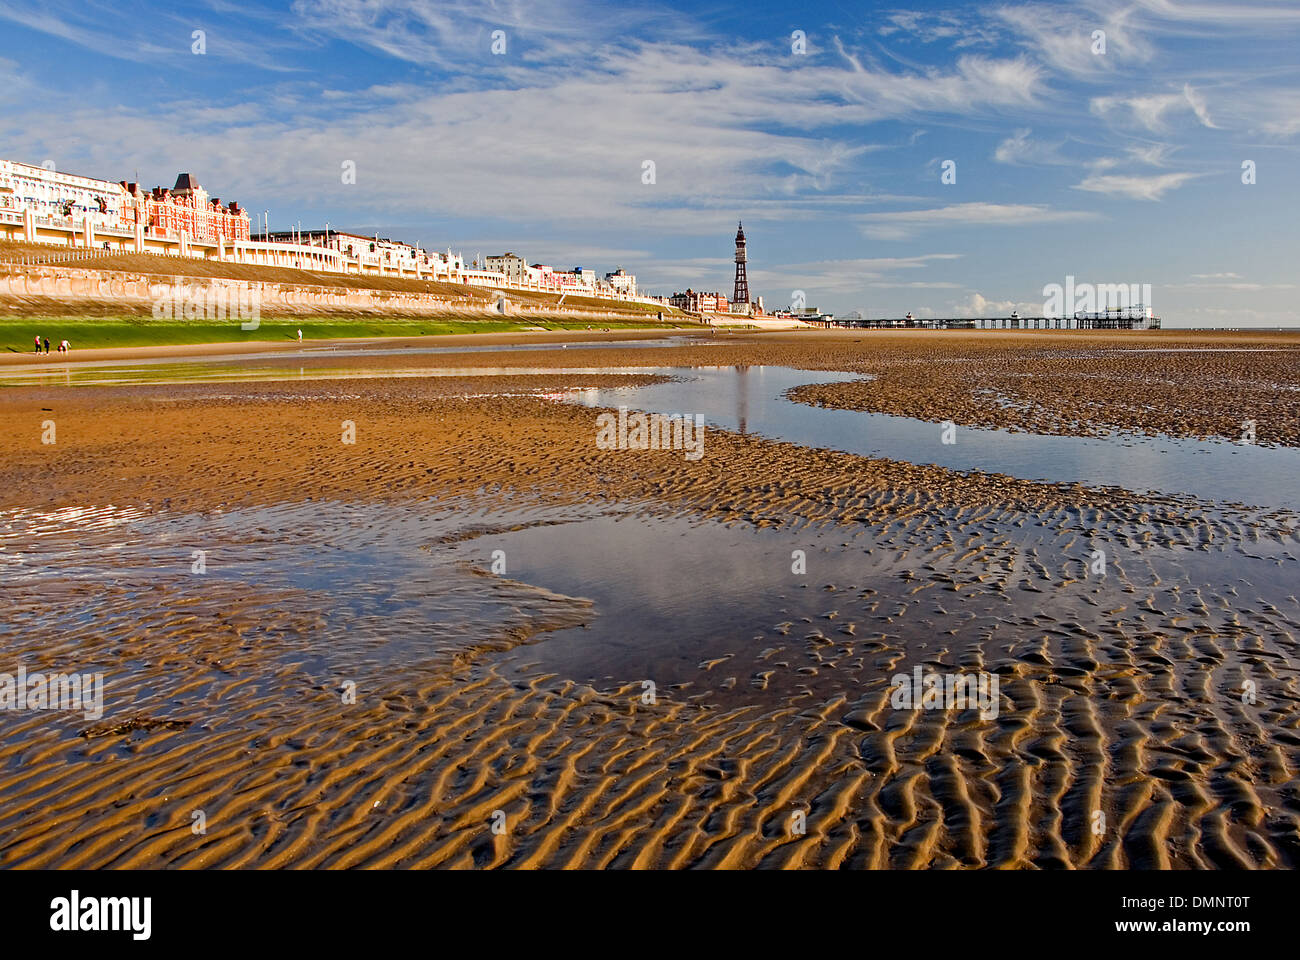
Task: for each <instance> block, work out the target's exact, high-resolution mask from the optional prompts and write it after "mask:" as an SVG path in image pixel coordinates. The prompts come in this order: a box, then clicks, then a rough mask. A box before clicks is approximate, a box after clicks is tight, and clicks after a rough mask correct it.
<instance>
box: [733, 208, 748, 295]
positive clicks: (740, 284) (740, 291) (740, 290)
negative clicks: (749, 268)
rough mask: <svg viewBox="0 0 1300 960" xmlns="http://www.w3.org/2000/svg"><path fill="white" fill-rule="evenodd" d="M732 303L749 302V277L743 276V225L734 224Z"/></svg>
mask: <svg viewBox="0 0 1300 960" xmlns="http://www.w3.org/2000/svg"><path fill="white" fill-rule="evenodd" d="M731 302H732V303H749V278H748V277H746V276H745V225H744V224H743V223H737V224H736V289H735V291H734V292H733V294H732V297H731Z"/></svg>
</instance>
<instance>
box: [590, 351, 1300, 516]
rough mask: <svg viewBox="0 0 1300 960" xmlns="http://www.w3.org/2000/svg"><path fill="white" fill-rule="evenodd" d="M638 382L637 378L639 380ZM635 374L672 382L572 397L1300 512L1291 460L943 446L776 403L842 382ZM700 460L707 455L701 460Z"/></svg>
mask: <svg viewBox="0 0 1300 960" xmlns="http://www.w3.org/2000/svg"><path fill="white" fill-rule="evenodd" d="M639 372H640V371H639ZM644 372H651V373H657V374H661V375H667V376H672V377H674V378H677V382H673V383H658V384H647V385H644V386H631V387H608V388H605V387H602V388H591V389H586V390H583V391H581V392H575V393H573V394H572V395H571V399H572V401H573V402H575V403H581V404H583V405H585V406H589V407H615V406H619V405H626V406H627V407H629V408H630V409H634V410H645V411H650V412H655V413H690V414H696V413H698V414H702V415H703V416H704V419H705V422H706V423H708V424H709V425H711V426H715V427H721V428H723V429H725V430H733V431H738V432H740V433H753V434H758V435H761V436H764V437H769V438H772V439H775V440H787V441H790V442H792V443H798V444H801V445H803V446H806V447H823V448H827V449H832V450H843V451H845V452H847V453H856V454H861V455H863V456H876V457H888V458H889V459H892V460H903V461H906V462H908V463H917V464H935V465H936V466H940V467H945V468H948V469H950V470H981V471H985V472H989V473H1006V474H1010V475H1011V476H1014V477H1020V478H1022V479H1025V480H1046V481H1050V482H1074V481H1077V482H1080V483H1083V484H1086V485H1088V486H1119V487H1124V488H1125V489H1128V490H1132V491H1135V492H1137V493H1147V492H1159V493H1166V494H1190V495H1192V496H1195V497H1198V498H1201V499H1207V500H1221V501H1226V502H1232V503H1243V504H1249V505H1252V506H1261V507H1287V508H1295V507H1296V506H1297V504H1300V450H1296V449H1292V448H1269V447H1260V446H1253V445H1243V444H1234V443H1227V442H1222V441H1206V440H1184V439H1178V438H1172V437H1164V436H1161V437H1139V436H1132V435H1126V434H1117V435H1114V436H1109V437H1067V436H1049V435H1041V434H1032V433H1022V432H1011V431H1008V430H979V429H975V428H972V427H957V428H956V429H955V431H954V433H953V435H952V436H953V439H954V441H955V442H954V443H951V444H945V443H944V442H943V440H944V436H943V428H942V426H941V425H940V424H938V423H930V422H928V421H925V420H916V419H913V418H910V417H896V416H891V415H889V414H883V413H865V412H862V411H857V410H832V409H828V408H824V407H813V406H810V405H807V404H801V403H793V402H791V401H790V400H787V399H786V398H785V397H784V393H785V392H786V391H787V390H789V389H791V388H793V387H798V386H803V385H804V384H811V383H842V382H844V381H847V380H854V379H858V378H857V377H856V376H854V375H851V374H843V373H830V372H824V371H822V372H813V371H804V370H792V369H789V368H786V367H775V366H754V367H694V368H692V367H672V368H661V369H655V370H647V371H644ZM705 455H706V456H707V455H708V454H707V446H706V453H705Z"/></svg>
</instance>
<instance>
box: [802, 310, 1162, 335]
mask: <svg viewBox="0 0 1300 960" xmlns="http://www.w3.org/2000/svg"><path fill="white" fill-rule="evenodd" d="M804 322H805V323H808V324H812V325H813V326H820V327H825V328H827V329H830V328H833V327H838V328H840V329H853V330H1159V329H1160V318H1159V317H1157V316H1155V314H1154V313H1153V312H1152V311H1151V309H1150V308H1148V307H1143V306H1142V305H1140V304H1139V305H1137V306H1134V307H1120V308H1117V309H1114V310H1100V311H1097V312H1095V313H1077V314H1075V315H1074V316H1073V317H1022V316H1020V315H1018V314H1016V313H1012V314H1011V316H1009V317H913V316H912V315H911V314H910V313H909V314H908V315H907V316H905V317H899V318H896V319H887V318H877V319H870V320H868V319H857V318H854V319H841V318H838V317H830V316H821V317H818V318H815V319H806V320H804Z"/></svg>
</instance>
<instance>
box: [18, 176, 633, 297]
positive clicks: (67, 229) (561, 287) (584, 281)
mask: <svg viewBox="0 0 1300 960" xmlns="http://www.w3.org/2000/svg"><path fill="white" fill-rule="evenodd" d="M0 240H15V241H23V242H26V243H39V244H48V245H50V246H52V247H63V248H70V249H80V250H86V251H91V250H103V251H106V252H108V253H155V254H164V255H169V256H183V257H195V258H203V259H209V260H219V261H223V262H230V263H246V264H259V265H264V266H274V267H290V268H296V269H300V270H310V271H318V272H325V273H342V274H363V275H371V276H390V277H405V278H409V279H417V280H433V281H442V282H446V283H462V284H471V285H473V286H483V287H494V288H495V287H500V288H502V289H506V290H510V289H515V290H531V291H538V292H547V293H560V294H573V295H575V296H588V297H602V298H607V299H617V300H638V301H643V302H647V303H655V302H658V301H654V300H652V299H651V298H649V297H645V296H642V295H639V294H638V292H637V289H636V277H635V276H633V275H631V274H628V273H625V272H624V271H623V269H622V268H621V267H620V268H619V269H618V270H617V271H614V272H612V273H607V274H606V275H605V277H604V278H603V279H602V278H599V277H598V276H597V274H596V272H595V271H594V270H590V269H588V268H584V267H574V268H573V269H572V270H554V269H552V268H551V267H549V266H546V265H545V264H540V263H539V264H531V265H530V264H528V262H527V261H526V260H524V258H522V257H519V256H516V255H515V254H513V253H506V254H502V255H500V256H491V257H484V258H483V263H482V264H481V265H480V264H477V263H474V264H470V265H468V266H467V265H466V262H465V258H464V255H463V254H460V253H453V252H452V251H451V249H450V248H448V249H447V250H446V251H444V252H442V253H439V252H437V251H427V250H424V249H422V248H420V247H419V246H413V245H411V244H407V243H402V242H400V241H394V240H389V239H385V238H381V237H379V236H373V237H369V236H364V235H361V234H356V233H349V232H346V231H340V230H332V229H326V230H303V231H280V232H272V233H266V234H261V235H254V234H252V233H251V232H250V229H249V216H248V214H247V213H246V212H245V211H244V210H243V209H242V208H240V207H239V205H238V204H236V203H230V204H228V205H227V206H225V207H223V206H222V205H221V201H220V200H217V199H213V198H210V197H209V196H208V194H207V191H205V190H204V189H203V188H202V187H201V186H200V185H199V184H198V182H197V181H196V180H195V179H194V178H193V177H191V176H190V175H189V174H181V175H180V176H179V177H177V180H176V186H175V187H172V188H162V187H155V188H154V189H153V190H152V191H142V190H140V188H139V185H138V184H134V183H127V182H126V181H120V182H117V183H114V182H112V181H109V180H96V179H94V178H92V177H83V176H78V175H75V174H69V173H63V172H60V171H58V170H55V169H52V168H51V167H49V166H35V165H33V164H27V163H19V162H17V161H11V160H0Z"/></svg>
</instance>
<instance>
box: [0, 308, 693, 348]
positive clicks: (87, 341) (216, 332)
mask: <svg viewBox="0 0 1300 960" xmlns="http://www.w3.org/2000/svg"><path fill="white" fill-rule="evenodd" d="M529 327H544V328H546V329H547V330H586V329H588V327H590V328H592V329H594V330H604V329H606V328H608V329H610V330H645V329H651V328H653V329H660V330H662V329H678V328H681V327H691V328H695V327H698V324H674V323H667V322H664V323H659V322H655V321H650V322H645V321H636V320H632V319H629V320H628V321H627V322H619V321H610V320H602V321H600V322H598V323H597V322H589V321H579V320H538V319H533V318H530V319H528V320H522V321H518V320H469V319H466V320H458V319H442V318H433V319H428V320H422V319H406V320H373V319H368V318H359V317H338V318H335V317H329V318H310V317H304V318H301V319H298V318H295V319H283V318H279V319H270V320H263V321H261V323H260V325H259V326H258V328H257V329H256V330H248V331H246V330H242V329H240V325H239V323H238V321H232V322H229V323H202V322H188V321H187V322H174V321H166V320H153V319H142V318H130V317H49V316H34V317H30V318H26V319H23V320H21V321H18V320H14V319H11V318H9V317H6V318H4V319H3V320H0V351H3V352H6V353H31V352H32V338H33V337H34V336H36V335H37V334H40V335H41V337H43V338H44V337H48V338H49V341H50V347H51V349H53V348H55V347H57V346H58V344H59V341H60V340H63V339H65V338H66V339H67V340H68V342H69V343H70V344H71V345H72V349H73V350H85V349H89V348H94V347H146V346H161V345H166V344H185V343H251V342H255V341H269V342H283V341H294V340H297V339H298V330H299V328H301V329H302V335H303V338H304V339H306V340H324V339H328V338H332V337H424V336H435V335H439V334H452V333H501V332H509V331H513V330H524V329H527V328H529Z"/></svg>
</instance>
